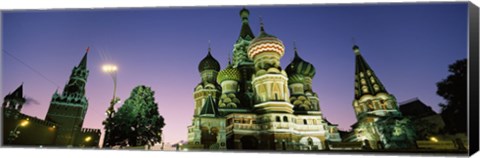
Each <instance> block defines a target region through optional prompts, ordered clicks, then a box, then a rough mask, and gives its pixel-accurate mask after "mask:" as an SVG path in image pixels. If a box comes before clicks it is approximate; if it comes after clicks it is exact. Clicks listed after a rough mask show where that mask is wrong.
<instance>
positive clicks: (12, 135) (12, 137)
mask: <svg viewBox="0 0 480 158" xmlns="http://www.w3.org/2000/svg"><path fill="white" fill-rule="evenodd" d="M28 124H30V121H29V119H28V118H27V119H25V120H21V121H20V123H19V124H18V125H17V126H16V127H15V129H13V130H12V131H10V135H9V138H8V142H9V143H13V141H14V140H15V139H16V138H18V135H20V131H18V127H26V126H27V125H28Z"/></svg>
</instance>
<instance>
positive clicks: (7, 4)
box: [0, 0, 479, 158]
mask: <svg viewBox="0 0 480 158" xmlns="http://www.w3.org/2000/svg"><path fill="white" fill-rule="evenodd" d="M453 1H454V2H465V0H453ZM425 2H452V0H434V1H426V0H322V1H320V0H296V1H292V0H290V1H274V0H268V1H266V0H265V1H258V0H229V1H222V0H202V1H198V0H175V1H168V2H166V1H155V0H135V1H134V0H0V10H1V11H10V10H25V9H28V10H31V9H33V10H39V9H40V10H45V9H70V8H77V9H78V8H83V9H90V8H139V7H165V6H173V7H175V6H239V5H247V4H248V5H260V4H263V5H265V4H276V5H287V4H349V3H354V4H359V3H425ZM471 2H473V3H474V4H477V6H479V5H478V4H479V2H478V0H472V1H471ZM0 20H1V19H0ZM2 31H3V30H2ZM0 59H1V58H0ZM0 153H2V154H1V155H5V156H15V157H38V156H41V157H44V156H45V157H46V156H48V157H72V158H75V157H81V158H85V157H88V156H94V157H128V158H132V157H162V156H166V157H195V158H203V157H205V158H212V157H232V156H233V157H237V158H240V157H242V158H243V157H247V156H250V157H275V158H283V157H284V158H287V157H288V158H290V157H295V158H304V157H322V156H328V157H330V156H334V157H349V158H350V157H352V156H353V157H364V156H369V157H370V156H372V157H373V156H375V157H413V155H408V154H390V155H387V154H371V153H370V154H368V153H366V154H361V153H354V154H353V155H347V154H348V153H345V154H340V153H338V154H337V153H321V152H320V153H311V154H310V153H307V154H304V153H276V152H270V153H245V152H235V153H233V152H174V151H123V150H122V151H118V150H79V149H68V150H67V149H33V148H5V147H0ZM476 155H477V156H478V155H479V154H478V153H477V154H476ZM437 156H440V155H437ZM415 157H424V158H426V157H435V156H425V155H417V156H415Z"/></svg>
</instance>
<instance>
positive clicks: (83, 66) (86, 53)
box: [78, 47, 90, 68]
mask: <svg viewBox="0 0 480 158" xmlns="http://www.w3.org/2000/svg"><path fill="white" fill-rule="evenodd" d="M89 51H90V47H87V49H86V51H85V55H83V58H82V61H80V64H78V67H82V68H86V67H87V55H88V52H89Z"/></svg>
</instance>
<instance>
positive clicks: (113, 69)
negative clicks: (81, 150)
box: [102, 64, 120, 147]
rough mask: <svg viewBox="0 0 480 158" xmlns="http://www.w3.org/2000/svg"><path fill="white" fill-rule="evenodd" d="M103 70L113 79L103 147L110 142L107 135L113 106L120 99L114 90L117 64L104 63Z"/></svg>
mask: <svg viewBox="0 0 480 158" xmlns="http://www.w3.org/2000/svg"><path fill="white" fill-rule="evenodd" d="M102 70H103V72H106V73H108V74H110V76H111V77H112V79H113V97H112V100H111V101H110V106H109V107H108V109H107V111H106V113H107V119H106V120H105V121H104V125H105V135H104V138H103V147H109V146H110V145H111V144H110V142H109V135H110V128H107V127H111V126H110V125H111V119H112V117H113V114H114V113H115V109H114V106H115V104H116V103H118V101H120V98H118V97H116V91H117V70H118V68H117V66H116V65H111V64H106V65H103V66H102Z"/></svg>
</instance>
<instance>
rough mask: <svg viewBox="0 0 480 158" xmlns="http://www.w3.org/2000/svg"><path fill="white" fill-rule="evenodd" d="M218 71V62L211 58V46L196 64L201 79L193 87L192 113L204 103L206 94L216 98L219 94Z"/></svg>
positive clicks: (198, 110) (196, 111)
mask: <svg viewBox="0 0 480 158" xmlns="http://www.w3.org/2000/svg"><path fill="white" fill-rule="evenodd" d="M218 71H220V64H219V63H218V61H217V60H216V59H215V58H213V56H212V54H211V48H210V47H209V48H208V53H207V56H205V58H203V60H202V61H200V64H198V72H200V76H201V78H202V81H201V82H200V83H199V84H198V85H197V86H196V87H195V90H194V93H193V96H194V99H195V111H194V114H193V115H198V114H199V113H200V110H201V108H202V105H203V104H204V103H205V101H206V100H205V99H206V98H207V96H212V97H213V99H215V100H216V99H217V98H218V97H219V96H220V94H221V91H220V90H221V87H220V85H218V84H217V75H218Z"/></svg>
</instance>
